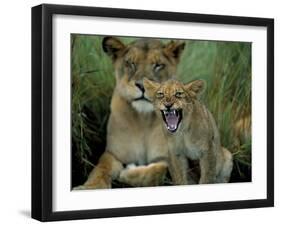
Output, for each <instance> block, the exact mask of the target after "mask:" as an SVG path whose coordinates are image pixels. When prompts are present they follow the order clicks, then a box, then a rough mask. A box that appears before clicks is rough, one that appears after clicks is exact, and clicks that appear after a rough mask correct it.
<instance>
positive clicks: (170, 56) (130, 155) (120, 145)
mask: <svg viewBox="0 0 281 226" xmlns="http://www.w3.org/2000/svg"><path fill="white" fill-rule="evenodd" d="M102 45H103V50H104V51H105V53H107V55H108V56H109V57H110V58H111V59H112V61H113V64H114V68H115V78H116V87H115V89H114V92H113V96H112V99H111V114H110V117H109V120H108V125H107V144H106V150H105V152H104V154H103V155H102V156H101V158H100V160H99V162H98V164H97V166H96V167H95V168H94V169H93V170H92V172H91V173H90V175H89V177H88V179H87V181H86V182H85V183H84V185H82V186H79V187H78V189H92V188H111V182H112V180H114V179H118V180H119V181H121V182H125V183H127V184H130V185H132V186H156V185H159V184H161V183H162V181H163V177H164V176H165V174H166V171H167V165H168V163H167V156H168V152H167V144H166V140H165V138H164V135H163V132H162V129H161V123H162V122H161V121H160V120H159V119H158V118H157V117H156V114H155V112H154V110H153V105H152V104H151V102H150V101H149V100H148V99H147V98H145V96H144V87H143V82H142V80H143V78H144V77H147V78H149V79H153V80H155V81H158V82H162V81H165V80H167V79H169V78H171V77H172V75H174V74H175V72H176V67H177V64H178V63H179V59H180V55H181V53H182V51H183V49H184V46H185V43H184V42H180V41H171V42H169V43H167V44H163V43H161V42H160V41H159V40H155V39H154V40H153V39H139V40H137V41H134V42H132V43H130V44H128V45H125V44H124V43H122V42H121V41H120V40H119V39H117V38H114V37H105V38H104V39H103V44H102ZM126 165H136V166H137V167H134V168H125V169H124V166H126ZM120 172H122V173H120Z"/></svg>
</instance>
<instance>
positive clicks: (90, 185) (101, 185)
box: [73, 180, 111, 190]
mask: <svg viewBox="0 0 281 226" xmlns="http://www.w3.org/2000/svg"><path fill="white" fill-rule="evenodd" d="M107 188H111V183H107V182H106V181H104V180H99V181H96V182H93V183H86V184H83V185H80V186H77V187H74V188H73V190H91V189H107Z"/></svg>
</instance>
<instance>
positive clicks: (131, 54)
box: [102, 37, 185, 112]
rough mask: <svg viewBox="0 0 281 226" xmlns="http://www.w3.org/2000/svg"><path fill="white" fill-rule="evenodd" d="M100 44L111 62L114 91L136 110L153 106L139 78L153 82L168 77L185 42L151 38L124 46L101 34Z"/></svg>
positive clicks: (149, 110)
mask: <svg viewBox="0 0 281 226" xmlns="http://www.w3.org/2000/svg"><path fill="white" fill-rule="evenodd" d="M102 45H103V50H104V51H105V52H106V53H107V54H108V56H110V57H111V59H112V61H113V64H114V68H115V76H116V90H115V91H116V92H118V94H119V95H120V96H121V97H123V98H124V99H125V100H126V101H128V102H129V103H130V104H131V105H132V106H133V108H134V109H135V110H137V111H138V112H151V111H153V105H152V104H151V102H150V101H149V100H148V99H147V98H146V97H145V96H144V87H143V78H148V79H152V80H154V81H157V82H163V81H166V80H168V79H169V78H171V77H172V75H174V74H175V73H176V67H177V64H178V63H179V59H180V55H181V53H182V51H183V49H184V46H185V43H184V42H179V41H171V42H169V43H167V44H163V43H161V42H160V41H159V40H155V39H139V40H137V41H134V42H132V43H130V44H128V45H125V44H124V43H122V42H121V41H120V40H119V39H117V38H114V37H105V38H104V39H103V44H102Z"/></svg>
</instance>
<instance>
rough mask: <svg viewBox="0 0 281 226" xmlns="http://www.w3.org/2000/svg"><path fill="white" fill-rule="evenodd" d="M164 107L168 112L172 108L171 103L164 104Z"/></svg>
mask: <svg viewBox="0 0 281 226" xmlns="http://www.w3.org/2000/svg"><path fill="white" fill-rule="evenodd" d="M164 105H165V107H166V108H167V110H170V109H171V107H172V106H173V103H165V104H164Z"/></svg>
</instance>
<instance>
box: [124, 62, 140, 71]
mask: <svg viewBox="0 0 281 226" xmlns="http://www.w3.org/2000/svg"><path fill="white" fill-rule="evenodd" d="M125 65H126V67H127V68H129V69H130V70H132V71H136V69H137V66H136V64H135V63H134V62H132V61H130V60H126V61H125Z"/></svg>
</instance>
